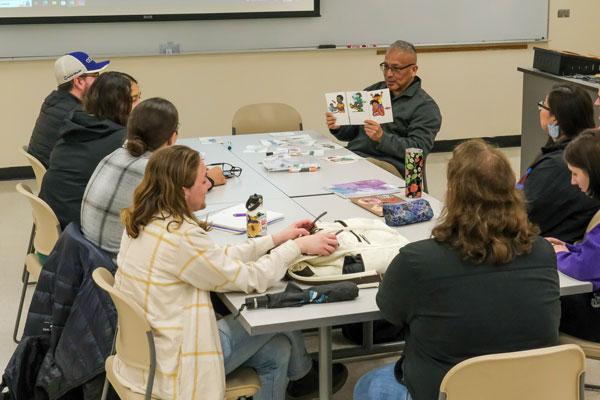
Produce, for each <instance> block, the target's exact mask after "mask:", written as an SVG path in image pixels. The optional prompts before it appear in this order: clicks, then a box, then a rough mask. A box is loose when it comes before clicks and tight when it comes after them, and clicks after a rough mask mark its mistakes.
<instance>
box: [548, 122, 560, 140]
mask: <svg viewBox="0 0 600 400" xmlns="http://www.w3.org/2000/svg"><path fill="white" fill-rule="evenodd" d="M548 134H549V135H550V137H551V138H553V139H557V138H558V137H559V136H560V129H559V127H558V125H556V124H548Z"/></svg>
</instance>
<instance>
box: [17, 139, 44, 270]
mask: <svg viewBox="0 0 600 400" xmlns="http://www.w3.org/2000/svg"><path fill="white" fill-rule="evenodd" d="M19 153H21V154H22V155H23V156H24V157H25V158H26V159H27V161H28V162H29V164H30V165H31V168H33V173H34V174H35V183H36V185H37V192H38V193H39V191H40V188H41V187H42V180H43V179H44V174H45V173H46V167H44V164H42V162H41V161H40V160H38V159H37V158H35V157H34V156H33V155H31V154H29V153H28V152H27V146H22V147H19ZM34 234H35V225H32V226H31V235H30V236H29V245H28V246H27V254H29V253H31V252H33V235H34ZM26 271H27V267H26V266H25V267H23V275H22V277H21V279H22V280H24V279H25V272H26Z"/></svg>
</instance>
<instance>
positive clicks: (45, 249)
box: [13, 183, 60, 343]
mask: <svg viewBox="0 0 600 400" xmlns="http://www.w3.org/2000/svg"><path fill="white" fill-rule="evenodd" d="M17 192H19V193H21V194H22V195H23V196H25V197H26V198H27V200H28V201H29V203H30V204H31V208H32V211H33V226H34V228H35V231H34V234H33V247H32V249H31V251H29V252H28V254H27V255H26V256H25V276H24V277H23V278H24V279H23V289H22V290H21V300H20V301H19V309H18V311H17V321H16V322H15V329H14V331H13V340H14V341H15V343H19V340H17V331H18V330H19V323H20V322H21V314H22V312H23V302H24V300H25V292H26V291H27V284H28V280H29V276H30V275H31V276H32V277H34V278H35V279H36V280H37V279H38V278H39V277H40V272H41V271H42V262H41V261H40V256H39V255H42V256H47V255H48V254H50V252H51V251H52V249H53V248H54V245H55V244H56V241H57V240H58V237H59V236H60V223H59V222H58V218H56V215H55V214H54V211H52V209H51V208H50V206H49V205H48V204H47V203H46V202H45V201H44V200H42V199H40V198H39V197H37V196H36V195H34V194H33V193H32V191H31V189H30V188H29V186H27V185H26V184H24V183H19V184H17Z"/></svg>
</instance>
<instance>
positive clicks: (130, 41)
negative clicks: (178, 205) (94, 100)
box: [0, 0, 548, 58]
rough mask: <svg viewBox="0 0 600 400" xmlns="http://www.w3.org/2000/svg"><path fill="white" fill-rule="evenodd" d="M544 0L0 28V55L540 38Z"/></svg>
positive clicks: (356, 1)
mask: <svg viewBox="0 0 600 400" xmlns="http://www.w3.org/2000/svg"><path fill="white" fill-rule="evenodd" d="M547 36H548V0H500V1H484V0H451V1H450V0H322V1H321V17H307V18H280V19H249V20H214V21H213V20H201V21H169V22H123V23H79V24H53V25H4V26H0V58H21V57H55V56H58V55H62V54H64V53H67V52H70V51H76V50H82V51H85V52H87V53H90V54H92V55H94V56H101V55H108V56H126V55H152V54H159V48H160V44H162V43H166V42H168V41H172V42H175V43H178V44H179V48H180V51H181V53H189V54H193V53H215V52H238V51H253V50H264V49H289V48H295V49H303V48H304V49H310V48H315V47H317V46H318V45H321V44H335V45H337V46H338V47H344V48H345V47H346V46H347V45H362V44H367V45H372V44H376V45H388V44H391V43H392V42H394V41H395V40H397V39H403V40H407V41H409V42H412V43H414V44H416V45H443V44H470V43H490V42H491V43H498V42H515V41H517V42H519V41H521V42H523V41H537V40H546V39H547Z"/></svg>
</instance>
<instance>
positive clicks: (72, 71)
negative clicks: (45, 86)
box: [54, 51, 110, 85]
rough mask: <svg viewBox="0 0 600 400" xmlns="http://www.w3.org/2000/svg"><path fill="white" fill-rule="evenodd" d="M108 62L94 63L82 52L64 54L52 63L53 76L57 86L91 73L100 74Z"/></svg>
mask: <svg viewBox="0 0 600 400" xmlns="http://www.w3.org/2000/svg"><path fill="white" fill-rule="evenodd" d="M109 63H110V60H106V61H100V62H96V61H94V60H93V59H92V57H90V56H88V55H87V54H86V53H84V52H83V51H76V52H73V53H68V54H65V55H64V56H62V57H60V58H59V59H58V60H56V62H55V63H54V76H55V77H56V82H57V83H58V84H59V85H62V84H63V83H67V82H69V81H72V80H73V79H75V77H77V76H79V75H83V74H88V73H92V72H100V71H102V70H103V69H104V68H106V66H107V65H108V64H109Z"/></svg>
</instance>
